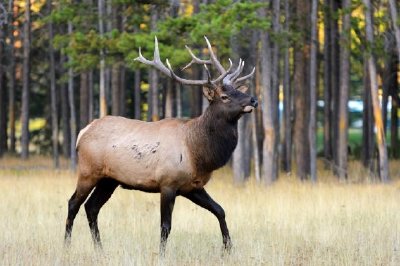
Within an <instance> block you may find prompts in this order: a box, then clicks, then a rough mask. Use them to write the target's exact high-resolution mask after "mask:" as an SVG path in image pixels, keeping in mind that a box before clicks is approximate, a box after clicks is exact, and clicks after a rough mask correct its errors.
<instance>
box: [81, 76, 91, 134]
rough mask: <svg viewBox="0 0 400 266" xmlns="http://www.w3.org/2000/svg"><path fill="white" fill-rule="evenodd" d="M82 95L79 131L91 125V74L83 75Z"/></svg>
mask: <svg viewBox="0 0 400 266" xmlns="http://www.w3.org/2000/svg"><path fill="white" fill-rule="evenodd" d="M80 76H81V82H80V95H79V113H80V115H79V129H82V128H84V127H85V126H86V125H87V124H88V123H89V73H88V72H86V71H85V72H82V73H81V75H80Z"/></svg>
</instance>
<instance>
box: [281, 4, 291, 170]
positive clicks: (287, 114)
mask: <svg viewBox="0 0 400 266" xmlns="http://www.w3.org/2000/svg"><path fill="white" fill-rule="evenodd" d="M289 21H290V9H289V0H285V25H284V27H285V28H284V30H285V31H288V30H289ZM284 42H285V44H284V45H286V48H285V49H284V56H283V57H284V59H283V134H284V138H283V139H282V168H283V171H285V172H286V173H290V172H291V171H292V93H291V86H290V49H289V43H288V42H289V40H288V38H286V39H285V41H284Z"/></svg>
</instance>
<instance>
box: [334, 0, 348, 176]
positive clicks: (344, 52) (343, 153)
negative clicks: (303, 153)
mask: <svg viewBox="0 0 400 266" xmlns="http://www.w3.org/2000/svg"><path fill="white" fill-rule="evenodd" d="M350 7H351V2H350V0H344V1H343V6H342V10H344V15H343V22H342V32H341V44H342V46H341V52H340V96H339V135H338V137H339V138H338V149H337V152H338V175H339V178H341V179H347V157H348V149H347V147H348V124H349V117H348V108H347V106H348V100H349V85H350V13H349V12H350V11H349V9H350Z"/></svg>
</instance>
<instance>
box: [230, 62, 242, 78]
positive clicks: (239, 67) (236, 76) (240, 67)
mask: <svg viewBox="0 0 400 266" xmlns="http://www.w3.org/2000/svg"><path fill="white" fill-rule="evenodd" d="M243 68H244V60H242V63H241V64H240V63H239V66H238V69H237V70H238V71H235V75H233V76H232V80H233V81H235V80H236V79H237V78H238V77H239V75H240V74H241V73H242V72H243Z"/></svg>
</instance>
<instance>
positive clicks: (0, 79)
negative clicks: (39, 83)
mask: <svg viewBox="0 0 400 266" xmlns="http://www.w3.org/2000/svg"><path fill="white" fill-rule="evenodd" d="M3 23H5V24H6V23H7V22H3V21H0V26H2V27H5V26H4V25H2V24H3ZM4 35H5V34H4V31H3V30H1V31H0V157H2V156H3V153H4V152H5V151H6V149H7V115H6V110H7V102H6V83H5V79H4V76H5V75H4V72H5V71H4V62H3V61H4V60H3V58H4V50H5V49H4V43H5V36H4Z"/></svg>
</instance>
